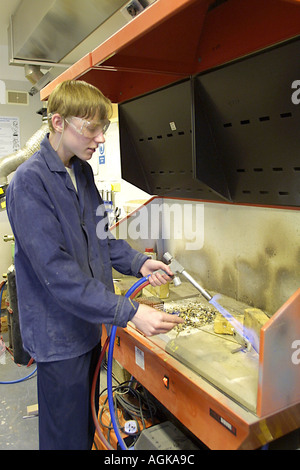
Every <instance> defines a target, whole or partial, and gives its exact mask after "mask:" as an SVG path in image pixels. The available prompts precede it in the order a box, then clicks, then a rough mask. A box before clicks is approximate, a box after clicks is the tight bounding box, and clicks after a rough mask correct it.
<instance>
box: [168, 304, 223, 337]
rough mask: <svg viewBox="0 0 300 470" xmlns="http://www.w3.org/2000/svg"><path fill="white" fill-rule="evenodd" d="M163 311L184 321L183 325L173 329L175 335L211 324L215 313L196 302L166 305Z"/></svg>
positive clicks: (208, 307) (213, 310) (211, 308)
mask: <svg viewBox="0 0 300 470" xmlns="http://www.w3.org/2000/svg"><path fill="white" fill-rule="evenodd" d="M165 311H166V312H167V313H171V314H173V315H179V316H180V317H181V318H183V319H184V323H182V324H180V325H178V326H176V327H175V328H174V330H175V331H176V333H177V335H179V333H181V332H182V331H184V330H186V329H188V328H196V329H200V328H202V327H203V326H205V325H208V324H209V323H212V322H213V321H214V318H215V315H216V313H217V311H216V310H215V309H214V308H213V307H210V306H207V305H204V304H203V303H202V302H201V301H198V300H193V301H188V302H187V303H184V304H183V305H178V304H177V305H168V306H165Z"/></svg>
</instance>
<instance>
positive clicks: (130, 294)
mask: <svg viewBox="0 0 300 470" xmlns="http://www.w3.org/2000/svg"><path fill="white" fill-rule="evenodd" d="M148 279H149V276H147V277H143V278H141V279H139V280H138V281H137V282H136V283H135V284H133V286H132V287H131V288H130V289H129V290H128V291H127V292H126V294H125V297H127V298H128V299H129V298H130V299H133V298H134V297H135V296H136V295H137V294H138V293H139V292H140V291H141V290H142V289H143V288H144V287H146V286H147V285H148V284H149V280H148ZM116 333H117V326H115V325H113V326H112V329H111V333H110V336H109V337H107V338H106V341H105V343H104V346H103V348H102V351H101V355H100V358H99V361H98V364H97V367H96V370H95V374H94V378H93V384H92V390H91V407H92V415H93V420H94V424H95V427H96V432H97V434H98V436H99V438H100V440H101V442H102V443H103V444H104V446H105V447H106V448H107V449H108V450H114V449H113V447H112V446H111V445H110V444H109V443H108V441H107V440H106V438H105V436H104V435H103V433H102V431H101V428H100V425H99V421H98V416H97V413H96V406H95V390H96V383H97V377H98V375H99V371H100V367H101V363H102V361H103V357H104V355H105V351H106V349H107V347H108V346H109V347H108V358H107V397H108V407H109V411H110V416H111V420H112V424H113V428H114V431H115V434H116V437H117V439H118V442H119V445H120V447H121V449H122V450H128V448H127V446H126V444H125V442H124V440H123V438H122V436H121V434H120V431H119V427H118V423H117V420H116V413H115V408H114V400H113V391H112V365H113V354H114V344H115V339H116ZM97 398H98V397H97Z"/></svg>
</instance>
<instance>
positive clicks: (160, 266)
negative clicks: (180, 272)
mask: <svg viewBox="0 0 300 470" xmlns="http://www.w3.org/2000/svg"><path fill="white" fill-rule="evenodd" d="M140 273H141V274H142V276H143V277H146V276H148V275H149V274H150V277H149V282H150V284H151V286H153V287H156V286H160V285H161V284H166V283H167V282H169V281H172V276H173V273H172V271H171V269H170V268H169V266H168V265H167V264H165V263H163V262H162V261H157V260H155V259H147V260H146V261H145V263H144V264H143V265H142V267H141V269H140Z"/></svg>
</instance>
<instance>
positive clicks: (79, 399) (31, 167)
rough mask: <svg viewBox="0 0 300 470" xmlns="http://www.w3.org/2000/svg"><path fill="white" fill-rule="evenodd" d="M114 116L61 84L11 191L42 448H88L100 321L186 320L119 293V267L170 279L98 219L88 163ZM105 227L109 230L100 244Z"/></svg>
mask: <svg viewBox="0 0 300 470" xmlns="http://www.w3.org/2000/svg"><path fill="white" fill-rule="evenodd" d="M110 114H111V103H110V101H109V100H108V99H107V98H106V97H105V96H104V95H103V94H102V93H101V91H99V90H98V89H97V88H95V87H93V86H91V85H90V84H87V83H85V82H83V81H72V80H71V81H65V82H62V83H61V84H59V85H58V86H57V87H56V88H55V89H54V90H53V92H52V93H51V95H50V97H49V101H48V119H49V129H50V133H49V134H48V135H47V136H46V137H45V138H44V139H43V141H42V143H41V146H40V150H39V151H38V152H36V153H35V154H34V155H33V156H32V157H31V158H30V159H28V160H27V161H26V162H25V163H23V164H22V165H21V166H20V167H19V168H18V170H17V171H16V173H15V175H14V176H13V178H12V181H11V183H10V184H9V187H8V190H7V196H6V199H7V212H8V216H9V220H10V223H11V227H12V230H13V233H14V236H15V270H16V283H17V294H18V303H19V315H20V326H21V334H22V339H23V344H24V348H25V349H26V350H27V351H28V352H29V354H30V355H31V357H32V358H34V359H35V361H36V363H37V382H38V404H39V442H40V449H53V450H55V449H91V446H92V442H93V435H94V426H93V421H92V417H91V412H90V408H91V407H90V390H91V384H92V378H93V372H94V369H95V365H96V363H97V360H98V357H99V353H100V340H101V329H102V324H105V325H118V326H120V327H126V325H127V322H128V321H129V320H130V321H132V322H133V323H134V324H135V325H136V327H137V328H138V329H139V330H140V331H142V332H143V333H144V334H145V335H149V336H151V335H155V334H159V333H165V332H167V331H169V330H170V329H172V328H173V327H174V326H175V325H176V324H178V323H180V322H182V320H181V319H180V318H178V317H177V316H176V315H169V314H167V313H164V312H160V311H157V310H155V309H153V308H151V307H149V306H146V305H142V304H138V303H137V302H135V301H131V300H129V299H127V298H125V297H122V296H118V295H115V293H114V288H113V280H112V267H113V268H115V269H116V270H117V271H119V272H121V273H123V274H126V275H134V276H137V277H138V276H141V275H142V276H146V275H150V278H149V281H150V283H151V284H152V285H153V286H155V285H160V284H162V283H165V282H167V281H168V280H170V276H171V275H172V273H171V271H170V269H169V267H168V266H167V265H165V264H164V263H162V262H160V261H156V260H152V259H148V258H147V257H146V256H145V255H143V254H141V253H139V252H137V251H136V250H134V249H132V248H131V247H130V245H129V244H128V243H127V242H126V241H123V240H116V239H115V238H114V237H113V236H112V235H111V234H110V232H109V231H108V228H107V224H106V223H105V219H103V218H105V212H104V210H103V211H102V216H99V215H98V214H99V213H101V211H99V207H102V206H103V201H102V200H101V198H100V196H99V192H98V190H97V188H96V186H95V182H94V178H93V173H92V169H91V167H90V165H89V163H88V160H90V158H91V157H92V155H93V153H94V151H95V150H96V148H97V147H98V145H99V144H100V143H103V142H105V137H104V134H105V131H106V129H107V128H108V125H109V120H108V119H109V117H110ZM99 221H101V226H103V227H105V230H106V232H105V233H102V234H101V236H100V237H99V233H96V226H97V224H98V223H99ZM102 222H104V223H102ZM158 270H163V271H164V272H165V274H164V273H162V274H161V273H157V272H156V271H158Z"/></svg>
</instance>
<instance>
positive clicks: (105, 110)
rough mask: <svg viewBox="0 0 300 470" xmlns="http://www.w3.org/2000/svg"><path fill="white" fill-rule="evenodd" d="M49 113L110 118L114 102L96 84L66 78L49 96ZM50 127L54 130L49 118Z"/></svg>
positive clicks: (64, 115)
mask: <svg viewBox="0 0 300 470" xmlns="http://www.w3.org/2000/svg"><path fill="white" fill-rule="evenodd" d="M47 113H48V115H53V114H54V113H58V114H60V116H62V117H63V118H67V117H70V116H77V117H82V118H89V119H93V118H94V117H95V116H97V118H98V119H100V120H104V119H109V118H110V117H111V116H112V104H111V102H110V100H109V99H108V98H106V96H104V95H103V93H102V92H101V91H100V90H99V89H98V88H96V87H95V86H93V85H91V84H89V83H87V82H84V81H83V80H65V81H64V82H61V83H59V84H58V85H57V86H56V87H55V89H54V90H53V91H52V93H51V94H50V96H49V100H48V107H47ZM48 121H49V128H50V130H51V131H54V129H53V126H52V120H51V119H50V118H49V119H48Z"/></svg>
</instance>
